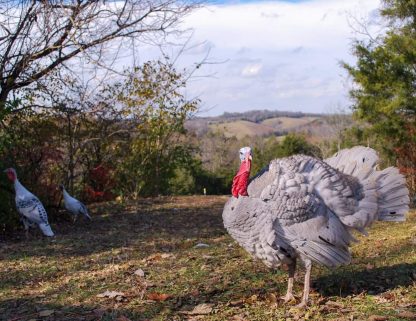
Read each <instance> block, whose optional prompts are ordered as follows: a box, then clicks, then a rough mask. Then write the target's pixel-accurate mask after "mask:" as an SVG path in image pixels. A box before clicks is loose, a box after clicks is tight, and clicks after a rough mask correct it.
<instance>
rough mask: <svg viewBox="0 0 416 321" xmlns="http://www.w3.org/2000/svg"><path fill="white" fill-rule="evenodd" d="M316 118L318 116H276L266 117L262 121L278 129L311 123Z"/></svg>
mask: <svg viewBox="0 0 416 321" xmlns="http://www.w3.org/2000/svg"><path fill="white" fill-rule="evenodd" d="M316 119H318V118H317V117H300V118H294V117H276V118H269V119H266V120H264V121H263V122H262V124H264V125H266V126H270V127H273V128H275V129H277V130H289V129H292V128H294V127H298V126H302V125H306V124H308V123H311V122H313V121H314V120H316Z"/></svg>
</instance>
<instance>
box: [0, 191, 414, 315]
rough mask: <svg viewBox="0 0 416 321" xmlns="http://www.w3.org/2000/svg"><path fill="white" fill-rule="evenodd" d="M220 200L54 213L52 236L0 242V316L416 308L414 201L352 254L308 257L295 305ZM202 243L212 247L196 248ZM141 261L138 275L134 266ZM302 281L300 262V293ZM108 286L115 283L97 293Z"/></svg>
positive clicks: (282, 279) (282, 276) (394, 311)
mask: <svg viewBox="0 0 416 321" xmlns="http://www.w3.org/2000/svg"><path fill="white" fill-rule="evenodd" d="M225 200H226V198H225V197H177V198H159V199H153V200H150V199H145V200H139V201H138V202H136V203H133V202H130V203H127V204H122V205H121V204H105V205H100V206H96V207H94V208H92V212H93V215H94V217H93V221H92V223H84V222H83V221H81V222H78V223H77V224H75V225H73V224H71V223H67V224H60V225H59V226H56V225H54V226H53V227H54V229H55V231H56V233H57V235H58V236H57V237H56V239H55V240H54V241H50V240H46V239H43V238H42V237H41V236H39V235H36V236H34V237H32V239H31V240H29V241H26V240H20V241H19V240H14V241H10V242H7V243H3V244H1V249H0V259H1V265H0V319H1V320H13V321H21V320H86V321H88V320H91V321H92V320H103V321H105V320H107V321H110V320H118V321H127V320H128V319H130V320H210V321H214V320H233V321H243V320H259V321H260V320H261V321H263V320H367V319H372V320H410V319H411V318H416V311H415V308H416V284H415V280H416V250H415V245H416V224H415V223H416V215H415V213H412V214H411V215H409V219H408V220H407V222H406V223H397V224H396V223H377V224H375V226H374V227H373V228H372V229H371V230H370V236H369V237H368V238H363V237H360V239H361V242H360V243H358V244H356V245H355V246H354V247H353V249H352V252H353V257H354V260H353V263H352V264H351V265H350V266H347V267H343V268H338V269H336V270H333V271H330V270H326V269H323V268H314V269H313V288H314V290H313V292H312V302H311V304H310V306H309V308H308V309H306V310H298V309H296V308H294V307H293V306H291V305H284V304H283V303H282V302H281V301H280V300H278V299H277V298H278V297H279V296H281V295H283V294H284V291H285V288H286V273H285V272H284V271H271V270H269V269H267V268H266V267H265V266H263V265H262V264H261V263H259V262H256V261H253V260H252V259H251V258H250V257H249V256H248V255H247V254H246V253H245V252H244V251H243V250H241V249H240V247H239V246H237V244H235V243H234V242H233V241H232V240H231V239H230V237H229V236H228V235H227V234H226V232H225V231H224V229H223V227H222V220H221V212H222V207H223V204H224V202H225ZM198 243H206V244H208V245H209V247H203V248H195V245H196V244H198ZM139 269H141V270H142V271H144V277H141V276H139V275H136V274H135V273H134V272H135V271H138V270H139ZM139 272H140V270H139V271H138V272H137V273H139ZM301 282H302V271H300V273H299V275H298V281H297V284H296V288H295V289H296V292H297V293H298V294H301V289H302V284H301ZM107 290H109V291H118V292H122V294H121V295H119V296H116V297H115V298H108V297H103V298H99V297H97V295H98V294H100V293H103V292H105V291H107ZM204 303H205V304H207V305H201V304H204ZM195 307H198V308H197V309H196V310H194V309H195ZM42 315H45V316H43V317H42Z"/></svg>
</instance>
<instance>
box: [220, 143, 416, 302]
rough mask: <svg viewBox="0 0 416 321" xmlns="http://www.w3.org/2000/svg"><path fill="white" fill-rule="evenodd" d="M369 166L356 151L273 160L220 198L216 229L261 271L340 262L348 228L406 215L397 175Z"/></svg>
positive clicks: (365, 155) (373, 157)
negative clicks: (239, 190)
mask: <svg viewBox="0 0 416 321" xmlns="http://www.w3.org/2000/svg"><path fill="white" fill-rule="evenodd" d="M377 161H378V157H377V154H376V152H375V151H374V150H372V149H370V148H366V147H361V146H360V147H355V148H353V149H349V150H343V151H340V152H339V153H337V154H336V155H334V157H332V158H329V159H327V160H325V161H323V160H319V159H315V158H313V157H310V156H305V155H296V156H291V157H288V158H283V159H276V160H273V161H271V162H270V164H269V165H268V166H267V167H266V168H265V169H263V170H262V171H260V173H259V174H258V175H256V176H255V177H254V178H253V179H252V180H251V181H250V183H249V185H248V195H249V196H248V197H242V196H240V197H238V198H235V197H232V198H230V199H229V200H228V202H227V203H226V205H225V207H224V211H223V220H224V226H225V227H226V229H227V231H228V232H229V233H230V235H231V236H232V237H233V238H234V239H235V240H236V241H237V242H238V243H239V244H240V245H241V246H242V247H244V248H245V249H246V250H247V251H248V252H249V253H250V254H251V255H252V256H253V257H255V258H258V259H260V260H262V261H263V262H264V263H265V264H266V265H267V266H269V267H278V266H280V265H281V264H288V265H289V266H294V265H295V264H296V259H298V258H299V259H301V260H302V261H303V262H305V263H306V265H307V266H308V265H310V262H315V263H318V264H320V265H324V266H326V267H336V266H339V265H341V264H347V263H349V262H350V261H351V255H350V252H349V249H348V247H349V245H350V244H351V242H353V241H354V238H353V236H352V235H351V232H352V230H353V229H356V230H359V231H361V232H363V233H365V228H366V227H368V226H370V225H371V223H372V222H373V221H375V220H388V221H402V220H404V219H405V214H406V212H407V211H408V204H409V196H408V190H407V188H406V185H405V180H404V177H403V176H402V175H401V174H399V172H398V170H397V169H396V168H392V167H391V168H387V169H385V170H383V171H377V170H376V169H375V166H376V164H377ZM308 291H309V289H308ZM304 299H305V297H304ZM306 300H307V297H306Z"/></svg>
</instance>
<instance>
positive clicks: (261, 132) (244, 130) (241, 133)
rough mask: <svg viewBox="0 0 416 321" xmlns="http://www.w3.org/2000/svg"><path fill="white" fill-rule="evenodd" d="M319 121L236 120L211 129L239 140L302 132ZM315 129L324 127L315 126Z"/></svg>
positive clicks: (314, 118) (289, 118)
mask: <svg viewBox="0 0 416 321" xmlns="http://www.w3.org/2000/svg"><path fill="white" fill-rule="evenodd" d="M316 120H319V118H317V117H300V118H293V117H275V118H269V119H266V120H264V121H263V122H261V123H254V122H250V121H246V120H236V121H230V122H225V123H218V124H211V125H209V127H210V128H211V130H213V131H220V132H224V133H225V135H226V136H229V137H230V136H235V137H237V138H239V139H241V138H244V137H245V136H249V137H253V136H265V135H270V134H272V133H273V132H275V131H286V130H288V131H294V130H295V129H298V130H302V128H303V126H308V125H310V126H313V125H312V124H314V122H315V121H316ZM315 127H318V128H317V130H318V131H319V127H322V125H319V124H317V123H316V124H315Z"/></svg>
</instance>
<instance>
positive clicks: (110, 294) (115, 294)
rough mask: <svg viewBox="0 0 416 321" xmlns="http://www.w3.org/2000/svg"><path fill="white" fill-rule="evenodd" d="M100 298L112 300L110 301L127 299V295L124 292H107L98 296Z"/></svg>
mask: <svg viewBox="0 0 416 321" xmlns="http://www.w3.org/2000/svg"><path fill="white" fill-rule="evenodd" d="M97 297H98V298H110V299H114V298H117V297H122V298H124V297H126V295H125V294H124V293H123V292H117V291H108V290H107V291H105V292H103V293H100V294H97Z"/></svg>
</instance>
